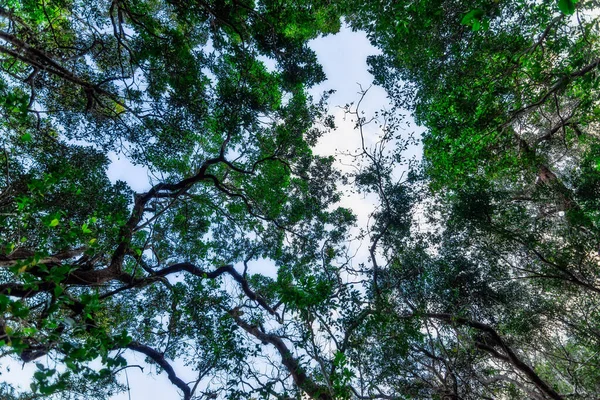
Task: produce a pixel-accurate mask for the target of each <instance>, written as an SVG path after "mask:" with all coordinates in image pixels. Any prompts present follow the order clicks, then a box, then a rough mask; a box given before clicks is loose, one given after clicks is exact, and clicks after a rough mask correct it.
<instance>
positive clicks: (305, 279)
mask: <svg viewBox="0 0 600 400" xmlns="http://www.w3.org/2000/svg"><path fill="white" fill-rule="evenodd" d="M339 26H340V22H339V13H338V11H337V10H336V8H335V7H333V6H331V5H327V4H321V3H319V2H311V1H308V2H294V3H289V4H280V3H279V2H271V1H266V2H252V1H234V2H227V1H225V2H222V1H215V2H203V1H199V2H194V3H193V4H188V3H187V2H177V1H173V2H162V1H158V2H157V1H137V0H136V1H129V0H124V1H121V0H119V1H112V2H108V1H94V2H87V1H85V2H84V1H81V2H80V1H73V2H71V1H55V2H38V1H11V2H9V3H4V4H3V5H2V6H1V7H0V54H2V61H1V67H0V68H1V69H0V92H1V96H0V98H1V101H0V106H1V109H2V116H3V118H2V122H1V124H2V128H1V129H2V132H3V150H4V151H3V156H2V160H1V161H2V165H3V171H4V173H3V174H2V178H0V179H1V182H2V192H1V194H0V207H1V209H2V213H1V215H0V226H1V227H2V229H1V230H0V244H1V246H2V251H1V252H0V268H1V270H2V278H1V279H2V282H1V283H0V307H1V309H2V313H3V316H2V319H1V320H0V340H1V344H2V346H3V347H4V348H5V349H8V350H9V353H10V354H13V355H14V356H16V357H18V358H20V359H21V360H22V361H24V362H33V361H35V362H38V364H37V365H38V368H39V370H38V372H36V373H35V375H34V381H33V382H32V384H31V391H32V393H33V394H32V395H33V396H44V397H47V396H52V395H54V396H57V397H59V398H67V396H73V397H75V398H92V397H97V398H106V397H107V396H109V395H110V394H111V393H114V392H115V391H116V390H120V389H123V388H122V386H120V385H119V384H118V381H117V379H116V378H117V375H118V373H119V372H120V371H122V370H123V369H124V368H128V367H130V366H128V365H127V361H126V359H125V358H124V355H125V354H126V353H127V352H130V351H133V352H138V353H141V354H143V355H145V356H146V357H147V359H148V360H149V361H150V362H151V363H153V364H155V365H156V366H157V368H160V369H161V370H162V371H164V373H166V374H167V376H168V378H169V380H170V381H171V382H172V383H173V384H174V385H175V386H176V387H177V388H178V390H179V391H180V393H181V394H182V398H184V399H190V398H192V397H193V396H197V397H202V396H203V394H202V393H201V391H205V393H204V395H206V396H209V397H210V396H211V395H212V394H211V393H213V391H215V390H219V391H220V394H221V395H222V396H228V397H229V398H236V397H244V396H245V395H249V394H251V393H253V392H257V393H262V394H263V395H264V396H274V397H281V396H284V397H285V396H286V394H285V393H290V394H289V395H290V396H291V395H292V394H293V393H297V392H298V391H299V390H302V391H304V392H306V393H308V394H309V395H311V396H315V393H319V392H320V391H322V388H321V387H320V386H319V384H318V383H316V382H317V381H316V380H314V379H313V377H312V376H310V375H309V374H308V372H307V371H305V370H304V368H305V366H304V364H305V363H304V362H303V361H302V360H301V359H300V358H296V356H295V355H292V353H291V351H290V350H288V347H287V346H289V345H288V344H286V343H285V342H284V340H283V339H282V337H280V336H278V335H275V334H274V333H270V332H269V330H268V329H267V328H265V327H264V326H265V324H266V323H267V321H268V320H269V319H271V320H273V321H279V323H281V324H288V321H287V318H284V317H283V314H284V313H285V312H286V311H287V310H286V309H285V308H284V309H283V310H282V307H291V306H293V305H294V304H297V307H300V305H303V304H304V303H303V302H306V301H310V302H312V301H317V302H320V301H321V300H319V298H317V299H316V300H315V299H312V298H310V297H311V296H312V295H313V294H314V293H315V292H316V293H319V296H321V297H322V296H324V294H323V293H321V291H322V290H325V289H327V286H326V283H323V282H322V281H323V279H321V278H320V276H321V275H322V274H331V273H335V271H333V270H332V267H331V259H332V258H333V257H334V255H335V253H336V251H337V250H336V249H337V248H338V246H339V243H340V241H341V240H342V239H343V238H344V235H345V233H344V232H345V229H346V227H347V226H348V224H350V223H351V222H352V221H353V217H352V215H351V214H350V213H349V212H348V211H347V210H344V209H340V208H333V207H332V208H330V205H333V204H334V203H335V202H336V200H337V198H338V194H337V191H336V186H335V185H336V178H337V176H338V175H337V173H336V172H335V171H334V170H333V169H332V162H333V160H332V159H331V158H322V157H317V156H314V155H313V154H312V152H311V149H310V146H312V145H314V144H315V143H316V140H317V139H318V138H319V136H320V135H321V134H322V133H323V131H324V130H326V129H328V128H329V127H331V121H330V120H329V119H328V118H327V117H326V115H325V114H324V111H323V107H322V104H321V103H314V102H313V101H312V99H311V98H310V97H309V96H308V95H307V94H306V89H307V88H308V87H310V86H312V85H313V84H315V83H318V82H320V81H321V80H322V79H323V78H324V75H323V73H322V71H321V67H320V66H319V65H318V64H317V62H316V58H315V55H314V54H313V52H312V51H311V50H310V49H309V48H308V46H307V41H308V40H309V39H311V38H314V37H316V36H318V35H321V34H327V33H332V32H335V31H336V30H337V29H338V28H339ZM265 57H266V58H269V59H271V60H273V61H274V62H275V64H276V68H275V70H269V69H268V68H267V67H266V65H265V63H264V62H263V61H261V60H262V59H264V58H265ZM319 120H322V124H321V128H319V127H318V125H317V122H318V121H319ZM111 152H113V153H117V154H121V155H122V156H126V157H128V158H129V159H130V160H131V161H132V162H133V163H135V164H137V165H141V166H144V167H145V168H147V170H148V174H149V176H150V177H151V180H152V185H151V186H150V187H149V188H148V189H147V190H146V191H145V192H142V193H134V192H132V191H131V189H129V188H128V187H127V185H126V184H125V183H123V182H117V183H112V182H110V181H109V179H108V177H107V173H106V169H107V165H108V162H109V154H110V153H111ZM327 210H330V211H327ZM325 251H326V253H327V254H329V255H328V256H327V257H325V256H323V254H324V252H325ZM269 263H271V264H274V265H275V266H276V268H277V270H278V278H277V279H276V280H274V279H272V278H268V277H267V276H264V275H261V274H260V273H257V272H253V271H255V268H257V267H256V265H258V266H260V265H261V264H269ZM324 285H325V286H324ZM296 288H298V289H296ZM325 294H326V293H325ZM282 296H283V297H285V296H287V298H288V300H287V301H286V302H285V306H282V305H281V302H279V303H278V302H277V301H276V300H277V299H278V298H281V297H282ZM307 298H310V299H308V300H307ZM298 312H299V311H298ZM240 331H245V332H246V333H247V334H248V335H249V336H251V337H254V338H256V339H258V340H260V342H258V343H259V344H260V343H263V344H265V346H266V345H271V346H272V349H273V352H274V355H275V359H276V361H273V362H274V363H275V365H277V368H279V369H281V372H279V373H278V374H276V375H275V376H271V377H270V376H261V375H260V368H253V367H252V365H251V363H250V362H249V361H248V359H249V358H252V357H257V356H258V355H260V351H261V347H262V345H259V346H258V347H257V348H255V347H254V345H253V342H252V341H249V340H248V338H247V336H245V335H243V334H240ZM172 359H180V360H183V361H184V362H186V363H188V364H189V365H190V366H191V368H192V369H193V370H195V371H196V373H197V379H195V380H194V382H192V383H191V384H189V383H187V382H184V381H183V380H182V378H180V377H179V376H178V375H177V374H176V372H175V370H174V368H173V367H172V365H171V363H172V362H171V361H170V360H172ZM40 360H46V362H41V363H40V362H39V361H40ZM48 360H52V362H47V361H48ZM95 360H100V361H101V364H102V367H101V369H94V368H92V367H91V364H90V363H91V362H92V361H95ZM54 365H59V367H54ZM207 376H209V377H212V382H219V383H218V384H212V385H207V383H206V380H204V381H203V379H204V378H205V377H207ZM290 376H291V378H290ZM225 377H229V378H228V379H225ZM231 377H237V378H233V379H232V378H231ZM201 383H202V384H201ZM290 384H291V386H290ZM294 384H295V385H294ZM249 387H250V388H252V389H248V388H249ZM6 390H7V395H8V393H11V389H10V388H7V389H6ZM15 396H18V394H15ZM25 396H29V395H25ZM323 396H325V397H323ZM326 396H330V397H331V396H332V395H331V394H328V395H326V394H325V392H324V394H322V395H321V397H323V398H328V397H326Z"/></svg>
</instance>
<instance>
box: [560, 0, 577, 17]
mask: <svg viewBox="0 0 600 400" xmlns="http://www.w3.org/2000/svg"><path fill="white" fill-rule="evenodd" d="M576 3H577V0H558V9H559V10H560V11H562V13H563V14H565V15H571V14H573V13H574V12H575V4H576Z"/></svg>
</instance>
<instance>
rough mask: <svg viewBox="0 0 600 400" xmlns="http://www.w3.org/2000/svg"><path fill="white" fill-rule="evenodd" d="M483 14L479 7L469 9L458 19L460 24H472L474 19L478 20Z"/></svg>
mask: <svg viewBox="0 0 600 400" xmlns="http://www.w3.org/2000/svg"><path fill="white" fill-rule="evenodd" d="M482 16H483V11H482V10H480V9H479V8H476V9H474V10H471V11H469V12H468V13H466V14H465V15H464V16H463V17H462V19H461V20H460V23H461V25H472V24H473V21H474V20H479V19H480V17H482Z"/></svg>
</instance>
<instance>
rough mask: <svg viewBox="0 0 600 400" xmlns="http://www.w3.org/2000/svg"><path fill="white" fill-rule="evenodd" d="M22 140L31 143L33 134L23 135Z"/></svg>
mask: <svg viewBox="0 0 600 400" xmlns="http://www.w3.org/2000/svg"><path fill="white" fill-rule="evenodd" d="M21 140H22V141H24V142H25V143H27V142H31V134H30V133H25V134H23V135H22V136H21Z"/></svg>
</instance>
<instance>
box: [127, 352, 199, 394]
mask: <svg viewBox="0 0 600 400" xmlns="http://www.w3.org/2000/svg"><path fill="white" fill-rule="evenodd" d="M127 348H128V349H129V350H133V351H137V352H138V353H142V354H144V355H145V356H147V357H148V358H150V359H151V360H152V361H154V362H155V363H156V364H158V365H160V367H161V368H162V369H164V370H165V372H166V373H167V376H168V378H169V380H170V381H171V382H172V383H173V384H174V385H175V386H177V387H178V388H179V389H180V390H181V391H182V392H183V399H184V400H190V399H191V398H192V390H191V389H190V387H189V386H188V385H187V384H186V383H185V382H184V381H183V380H181V378H179V377H178V376H177V374H176V373H175V370H174V369H173V367H172V366H171V364H169V363H168V362H167V360H166V359H165V356H164V355H163V354H162V353H159V352H158V351H156V350H154V349H153V348H151V347H149V346H146V345H144V344H141V343H138V342H131V343H129V344H128V345H127Z"/></svg>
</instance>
